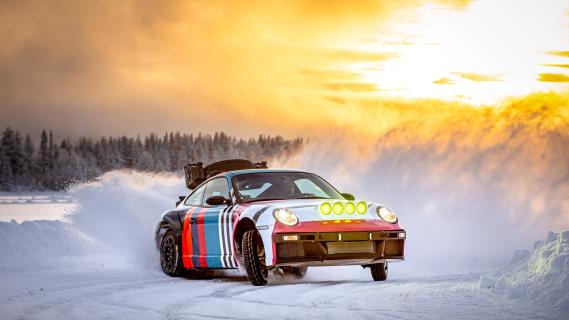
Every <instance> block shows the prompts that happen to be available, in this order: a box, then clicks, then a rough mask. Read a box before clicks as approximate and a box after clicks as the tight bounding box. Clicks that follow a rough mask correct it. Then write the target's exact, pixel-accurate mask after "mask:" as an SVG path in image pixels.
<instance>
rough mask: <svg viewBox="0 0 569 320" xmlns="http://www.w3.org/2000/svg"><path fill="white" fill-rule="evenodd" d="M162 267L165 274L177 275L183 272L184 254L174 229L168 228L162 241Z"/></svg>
mask: <svg viewBox="0 0 569 320" xmlns="http://www.w3.org/2000/svg"><path fill="white" fill-rule="evenodd" d="M160 267H162V271H164V273H165V274H167V275H169V276H171V277H176V276H179V275H181V274H182V270H183V268H184V267H183V266H182V256H181V254H180V250H179V246H178V243H177V242H176V235H175V234H174V231H172V230H168V231H166V233H164V237H162V242H161V243H160Z"/></svg>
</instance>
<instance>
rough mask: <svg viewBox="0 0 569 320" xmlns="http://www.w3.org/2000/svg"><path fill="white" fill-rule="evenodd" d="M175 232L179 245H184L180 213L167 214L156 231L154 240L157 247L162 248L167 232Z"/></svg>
mask: <svg viewBox="0 0 569 320" xmlns="http://www.w3.org/2000/svg"><path fill="white" fill-rule="evenodd" d="M169 229H170V230H172V231H174V234H175V235H176V241H177V242H178V244H181V243H182V222H181V220H180V216H179V214H178V212H167V213H165V214H164V215H163V216H162V220H160V222H158V224H157V225H156V231H155V234H154V239H155V241H156V247H157V248H160V243H161V242H162V237H163V236H164V233H166V231H167V230H169Z"/></svg>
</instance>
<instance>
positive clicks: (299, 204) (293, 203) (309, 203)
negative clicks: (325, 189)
mask: <svg viewBox="0 0 569 320" xmlns="http://www.w3.org/2000/svg"><path fill="white" fill-rule="evenodd" d="M360 201H361V202H364V203H366V205H367V208H368V209H367V211H366V212H365V213H364V214H359V213H357V212H355V213H353V214H348V213H345V212H344V213H341V214H335V213H330V214H328V215H325V214H322V213H321V212H320V205H321V204H323V203H329V204H331V205H333V204H334V203H337V202H340V203H342V204H343V205H345V204H347V203H349V202H352V203H354V204H357V203H358V202H360ZM378 206H380V205H378V204H376V203H372V202H368V201H362V200H354V201H349V200H340V199H292V200H272V201H259V202H254V203H251V204H249V208H248V210H251V212H258V211H263V212H271V213H272V211H273V210H275V209H277V208H285V209H288V210H291V211H292V212H294V214H296V216H297V217H298V219H299V221H300V222H303V221H327V220H332V221H335V220H381V219H380V218H379V217H378V216H377V214H376V212H377V208H378ZM382 221H383V220H382Z"/></svg>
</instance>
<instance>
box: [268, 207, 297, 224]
mask: <svg viewBox="0 0 569 320" xmlns="http://www.w3.org/2000/svg"><path fill="white" fill-rule="evenodd" d="M273 214H274V216H275V219H277V220H278V221H279V222H280V223H282V224H284V225H287V226H294V225H297V224H298V217H297V216H296V214H294V213H293V212H292V211H290V210H288V209H283V208H279V209H275V211H274V212H273Z"/></svg>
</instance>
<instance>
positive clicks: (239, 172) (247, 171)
mask: <svg viewBox="0 0 569 320" xmlns="http://www.w3.org/2000/svg"><path fill="white" fill-rule="evenodd" d="M283 172H293V173H294V172H296V173H310V172H307V171H303V170H297V169H244V170H233V171H227V172H224V173H222V175H224V176H226V177H228V178H230V179H231V178H233V177H235V176H240V175H243V174H251V173H283Z"/></svg>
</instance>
